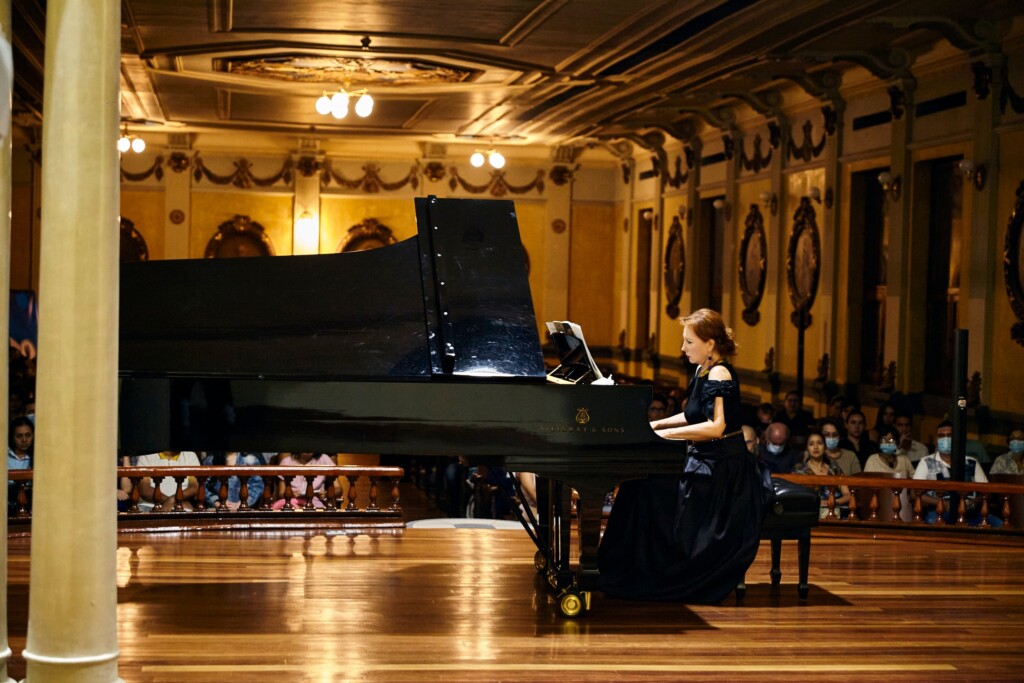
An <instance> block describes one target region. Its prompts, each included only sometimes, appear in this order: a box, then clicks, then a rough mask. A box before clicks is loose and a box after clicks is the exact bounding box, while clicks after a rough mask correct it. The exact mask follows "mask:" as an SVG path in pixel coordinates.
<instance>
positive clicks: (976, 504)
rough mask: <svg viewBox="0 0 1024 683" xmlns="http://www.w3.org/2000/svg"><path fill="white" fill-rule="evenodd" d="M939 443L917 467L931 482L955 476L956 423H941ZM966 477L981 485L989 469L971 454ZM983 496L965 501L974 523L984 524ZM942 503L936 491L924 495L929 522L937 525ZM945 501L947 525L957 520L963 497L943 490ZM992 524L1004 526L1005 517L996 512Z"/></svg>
mask: <svg viewBox="0 0 1024 683" xmlns="http://www.w3.org/2000/svg"><path fill="white" fill-rule="evenodd" d="M935 436H936V442H937V443H938V450H937V451H936V452H935V453H932V454H931V455H926V456H925V457H923V458H921V462H919V463H918V464H917V469H916V470H914V479H923V480H930V481H949V480H950V479H952V476H951V473H950V466H951V463H952V452H953V424H952V423H951V422H949V421H948V420H946V421H943V422H941V423H939V426H938V428H937V429H936V430H935ZM964 480H965V481H967V482H977V483H979V484H983V483H987V482H988V477H986V476H985V471H984V470H983V469H981V465H980V464H978V461H977V460H975V459H974V458H971V457H966V458H965V463H964ZM980 501H981V499H980V498H979V497H977V496H974V495H971V496H968V497H967V498H966V499H965V501H964V503H965V508H966V514H965V517H966V519H967V523H968V524H970V525H971V526H977V525H978V524H981V507H980ZM937 504H938V493H937V492H936V491H928V492H926V493H923V494H921V506H922V510H921V511H922V512H923V513H924V521H925V522H927V523H928V524H934V523H935V522H936V521H937V520H938V517H939V515H938V511H937V509H936V506H937ZM942 504H943V514H942V519H943V521H945V522H946V524H953V523H955V522H956V519H957V514H958V513H957V507H958V506H959V499H958V496H957V495H955V494H954V495H950V493H949V492H948V491H943V492H942ZM987 519H988V523H989V524H990V525H991V526H994V527H999V526H1002V525H1003V520H1001V519H999V518H998V517H996V516H995V515H992V514H989V515H988V518H987Z"/></svg>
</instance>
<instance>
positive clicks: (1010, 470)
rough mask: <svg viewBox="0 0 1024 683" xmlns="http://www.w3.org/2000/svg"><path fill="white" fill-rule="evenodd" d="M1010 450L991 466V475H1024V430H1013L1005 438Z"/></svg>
mask: <svg viewBox="0 0 1024 683" xmlns="http://www.w3.org/2000/svg"><path fill="white" fill-rule="evenodd" d="M1006 445H1007V446H1009V447H1010V450H1009V451H1007V452H1006V453H1003V454H1002V455H1000V456H999V457H998V458H996V461H995V462H994V463H993V464H992V471H991V474H1024V429H1014V430H1013V431H1012V432H1010V434H1009V435H1008V436H1007V437H1006Z"/></svg>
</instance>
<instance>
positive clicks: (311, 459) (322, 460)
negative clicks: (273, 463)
mask: <svg viewBox="0 0 1024 683" xmlns="http://www.w3.org/2000/svg"><path fill="white" fill-rule="evenodd" d="M278 464H279V465H281V466H282V467H295V466H297V465H303V466H305V465H333V464H334V461H333V460H331V456H329V455H327V454H326V453H320V454H319V455H315V454H313V453H299V454H298V455H297V456H294V455H293V454H291V453H282V454H281V458H280V460H278ZM278 479H280V481H279V482H278V495H277V500H275V501H274V505H273V508H274V509H275V510H280V509H281V508H283V507H284V505H285V498H286V495H287V487H286V486H285V481H284V477H278ZM325 481H326V480H325V478H324V477H323V476H317V477H313V507H315V508H323V507H324V502H323V501H322V500H321V497H322V496H323V495H324V482H325ZM291 487H292V496H291V498H289V499H288V502H290V503H291V505H292V507H295V508H301V507H306V487H307V483H306V477H304V476H302V475H301V474H299V475H295V476H294V477H292V480H291Z"/></svg>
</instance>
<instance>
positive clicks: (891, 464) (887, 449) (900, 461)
mask: <svg viewBox="0 0 1024 683" xmlns="http://www.w3.org/2000/svg"><path fill="white" fill-rule="evenodd" d="M899 436H900V434H899V432H898V431H896V428H895V427H883V428H882V436H881V440H880V441H879V442H878V452H877V453H875V454H874V455H872V456H871V457H869V458H868V461H867V463H865V465H864V471H865V472H888V473H891V474H895V475H896V476H897V477H905V478H907V479H910V478H912V477H913V476H914V466H913V465H912V464H911V463H910V458H908V457H907V455H906V454H905V453H903V452H902V451H901V450H900V446H899V444H898V443H897V439H898V438H899Z"/></svg>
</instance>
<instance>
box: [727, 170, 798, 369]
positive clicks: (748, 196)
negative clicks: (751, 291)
mask: <svg viewBox="0 0 1024 683" xmlns="http://www.w3.org/2000/svg"><path fill="white" fill-rule="evenodd" d="M765 191H769V192H770V191H771V181H769V180H767V179H765V180H758V181H755V182H750V183H741V184H740V185H739V186H737V188H736V206H735V207H733V219H732V223H733V236H732V244H733V248H732V250H731V251H730V253H728V254H725V255H724V257H723V258H727V259H730V260H731V262H732V267H731V269H729V272H731V273H732V274H733V277H732V278H730V280H729V281H728V282H723V283H722V289H723V291H725V292H728V293H729V295H730V296H729V302H730V306H729V310H728V311H722V315H724V316H725V323H726V324H727V325H729V326H730V327H731V328H732V330H733V333H734V334H735V335H736V343H737V344H739V346H740V353H739V355H738V356H736V363H735V365H736V367H737V368H742V369H744V370H755V371H760V370H762V369H763V368H764V354H765V352H766V351H767V350H768V349H769V348H771V347H772V346H774V345H775V342H774V340H773V339H772V337H771V333H772V321H771V318H772V316H774V315H775V308H774V306H775V297H774V296H772V293H773V290H772V288H771V287H770V286H769V283H771V282H779V281H780V280H779V274H780V273H784V272H785V270H786V262H785V259H786V255H785V252H781V258H782V263H781V264H779V263H773V262H771V261H770V260H768V259H769V257H770V256H771V254H772V251H771V246H769V247H768V253H767V254H765V268H766V269H767V277H766V278H765V292H764V296H763V297H762V298H761V305H760V306H759V307H758V309H757V310H758V311H759V312H760V313H761V320H760V321H759V322H758V324H757V325H754V326H750V325H748V324H747V323H745V322H743V293H742V292H741V290H740V282H739V275H738V273H739V260H738V259H739V249H740V244H741V243H742V242H743V234H744V231H745V230H746V220H747V214H748V213H749V212H750V205H751V204H757V205H758V208H759V209H760V210H761V215H762V216H763V217H764V230H765V239H766V240H767V242H768V244H769V245H771V244H774V243H775V242H776V241H777V240H776V239H775V238H776V235H774V234H773V227H772V225H773V218H774V219H775V221H776V224H777V218H778V217H777V216H775V217H773V216H772V214H771V211H770V210H768V209H766V208H765V207H764V206H762V205H761V198H760V194H761V193H762V192H765ZM774 232H777V228H776V229H774ZM775 291H776V292H777V290H775ZM778 319H779V320H780V321H781V320H782V318H781V317H779V318H778ZM779 324H781V323H779ZM787 324H788V323H787Z"/></svg>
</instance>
